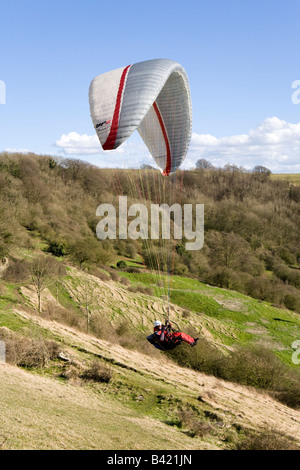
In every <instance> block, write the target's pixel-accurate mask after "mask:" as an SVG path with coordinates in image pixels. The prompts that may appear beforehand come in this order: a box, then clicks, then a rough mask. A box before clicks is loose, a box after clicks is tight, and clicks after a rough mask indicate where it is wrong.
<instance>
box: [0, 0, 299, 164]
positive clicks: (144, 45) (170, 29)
mask: <svg viewBox="0 0 300 470" xmlns="http://www.w3.org/2000/svg"><path fill="white" fill-rule="evenodd" d="M0 18H1V27H0V41H1V42H0V44H1V47H0V80H1V81H2V82H5V84H6V104H0V151H3V150H7V149H11V150H12V149H23V150H24V151H25V150H30V151H33V152H36V153H49V154H54V155H56V154H59V155H63V156H68V157H74V158H81V159H84V160H86V161H90V162H92V163H94V164H99V165H100V166H101V165H102V166H103V162H106V163H107V161H108V160H107V155H105V156H104V154H103V153H102V152H101V149H100V144H99V152H97V153H91V151H90V148H85V144H84V142H86V141H87V140H88V138H89V139H90V141H92V140H93V142H94V139H95V132H94V128H93V125H92V121H91V118H90V112H89V103H88V88H89V84H90V81H91V80H92V79H93V78H94V77H95V76H96V75H99V74H101V73H104V72H106V71H109V70H112V69H115V68H118V67H122V66H126V65H128V64H132V63H134V62H139V61H142V60H147V59H153V58H164V57H166V58H170V59H172V60H175V61H177V62H179V63H181V64H182V65H183V67H184V68H185V69H186V71H187V74H188V77H189V81H190V87H191V94H192V103H193V137H192V142H191V147H190V151H189V154H188V156H187V159H186V162H185V166H186V168H188V167H193V165H194V164H195V161H196V160H197V159H198V158H206V159H208V160H210V161H212V163H214V164H215V165H216V166H222V165H224V164H225V163H227V162H230V163H235V164H237V165H241V166H244V167H247V168H251V167H253V166H254V165H255V164H263V165H265V166H268V167H269V168H271V169H272V171H274V172H299V173H300V104H294V103H293V102H292V99H291V97H292V93H293V91H295V90H293V89H292V83H293V82H295V81H296V80H300V65H299V44H300V28H299V18H300V2H299V1H298V0H286V1H283V0H282V1H278V0H260V1H258V0H251V1H248V0H243V1H241V0H206V1H203V0H185V1H177V0H172V1H170V0H160V1H158V0H152V1H149V2H146V1H142V0H140V1H136V0H127V2H124V1H119V0H115V1H114V2H109V1H107V2H104V1H99V0H97V1H96V0H60V1H57V0H52V1H51V2H46V1H41V0H10V1H9V2H7V1H2V0H0ZM299 97H300V93H299ZM2 101H3V100H2ZM0 102H1V94H0ZM87 136H88V138H87ZM70 140H72V141H74V142H75V144H76V142H77V144H78V149H77V150H76V151H75V152H74V153H73V154H70V153H68V150H67V147H66V146H65V144H66V143H68V142H69V141H70ZM106 153H107V152H106ZM121 153H122V152H121ZM121 153H120V152H119V153H118V154H116V156H115V157H114V155H112V156H111V157H110V159H111V162H113V161H114V158H115V159H116V158H119V156H120V154H121ZM130 155H131V157H130ZM147 155H148V153H147V150H146V149H145V148H144V147H143V144H142V143H141V141H140V139H139V137H138V136H137V135H135V136H133V137H132V138H131V139H130V142H129V144H128V145H127V146H125V147H124V150H123V155H122V157H123V158H124V161H125V159H128V158H132V159H133V161H134V162H136V161H137V160H138V159H140V160H141V161H146V160H147V158H148V157H147ZM149 161H150V160H149Z"/></svg>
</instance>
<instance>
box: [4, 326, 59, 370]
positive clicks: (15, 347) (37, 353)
mask: <svg viewBox="0 0 300 470" xmlns="http://www.w3.org/2000/svg"><path fill="white" fill-rule="evenodd" d="M0 338H1V339H2V340H3V341H4V342H5V346H6V361H7V362H8V363H10V364H14V365H17V366H19V367H27V368H43V367H45V366H46V364H47V363H48V362H49V361H50V360H55V359H57V358H58V357H59V353H60V347H59V345H58V343H56V342H55V341H49V340H44V339H42V340H38V339H31V338H27V337H25V336H19V335H17V334H16V333H12V332H11V331H9V330H7V329H4V328H1V329H0Z"/></svg>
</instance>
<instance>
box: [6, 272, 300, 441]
mask: <svg viewBox="0 0 300 470" xmlns="http://www.w3.org/2000/svg"><path fill="white" fill-rule="evenodd" d="M124 276H125V274H124ZM126 277H128V278H130V281H131V284H132V285H138V284H142V285H144V286H151V285H152V284H153V283H154V281H155V279H154V277H153V275H147V274H130V273H126ZM86 283H90V284H91V285H92V286H93V288H94V289H93V290H94V293H95V296H96V299H97V302H96V304H95V306H94V310H93V314H94V315H104V316H105V317H106V318H109V319H110V320H111V322H112V323H113V324H114V325H118V324H120V322H122V321H124V319H127V321H130V322H132V325H133V327H134V328H136V329H137V330H139V331H143V332H144V333H145V335H146V334H148V332H149V331H151V323H152V320H153V319H154V318H155V317H156V316H157V315H159V316H163V315H164V313H165V311H164V303H163V302H162V301H161V299H159V298H158V297H155V296H153V297H151V296H147V295H144V294H139V293H133V292H130V291H128V289H127V288H126V287H125V286H123V285H122V284H118V283H114V282H112V281H110V282H104V281H100V280H99V279H98V278H94V277H93V276H90V275H86V274H83V273H82V272H79V271H77V270H76V269H71V270H70V271H69V272H68V276H67V278H66V279H65V281H64V285H63V287H62V288H61V290H60V292H59V301H60V302H61V304H63V305H65V306H68V307H74V306H75V307H76V306H77V310H78V314H80V309H79V308H78V306H79V305H80V303H81V301H82V295H83V290H82V285H87V284H86ZM158 293H159V292H157V294H158ZM53 294H54V293H53ZM45 296H46V297H47V298H48V301H49V302H52V303H53V302H55V300H54V298H53V297H52V296H51V293H50V292H48V293H45ZM34 297H35V296H34V294H33V292H32V291H31V292H30V290H24V291H23V294H22V295H20V293H19V292H18V289H17V286H14V285H12V284H6V285H5V290H4V292H2V296H1V299H0V302H1V304H0V307H1V310H0V325H1V326H6V327H8V328H10V329H12V330H14V331H18V332H22V333H23V334H26V335H28V334H29V335H35V336H44V337H47V338H49V339H55V340H56V341H58V342H60V344H61V345H62V347H63V348H64V349H66V350H67V351H68V352H69V353H70V354H71V355H72V356H74V357H76V360H78V361H81V362H82V361H86V360H90V359H92V358H93V357H95V356H96V357H101V358H104V360H105V361H107V362H109V363H110V364H111V366H112V368H113V370H114V380H113V383H112V384H109V385H97V386H95V385H94V386H91V385H84V384H82V383H80V384H79V383H76V382H74V383H70V382H68V383H65V382H63V381H62V379H59V371H60V367H61V365H59V364H57V365H52V366H51V367H50V368H49V369H46V370H44V371H43V373H39V374H37V373H35V374H32V373H29V372H25V371H23V370H20V369H17V368H14V367H11V366H4V367H3V366H1V368H0V375H1V378H0V393H1V397H2V402H1V405H0V406H1V414H2V420H1V424H0V446H1V445H2V444H3V445H2V448H78V449H79V448H99V449H118V448H119V449H121V448H122V449H143V448H144V449H163V448H166V449H178V448H180V449H190V448H194V449H198V448H210V447H213V448H228V446H229V447H230V442H231V441H234V440H237V439H238V438H239V434H240V433H241V432H243V431H240V430H243V429H247V428H254V429H257V428H259V427H260V426H261V425H264V426H267V427H276V428H278V429H281V431H282V432H283V433H288V434H290V435H291V436H296V438H297V439H299V440H300V435H299V436H298V434H299V429H300V426H299V424H300V413H299V412H295V411H294V410H291V409H289V408H287V407H285V406H283V405H281V404H279V403H277V402H275V401H274V400H272V399H271V398H269V397H267V396H265V395H264V394H260V393H258V392H256V391H254V390H252V389H247V388H245V387H240V386H237V385H234V384H230V383H225V382H222V381H220V380H217V379H215V378H213V377H207V376H205V375H203V374H200V373H196V372H193V371H191V370H187V369H181V368H180V367H178V366H175V365H172V364H170V363H169V362H167V361H166V360H165V359H164V356H163V354H160V353H159V352H157V354H154V355H153V356H151V357H148V356H145V355H144V354H142V353H139V352H137V351H129V350H127V349H124V348H122V347H121V346H119V345H115V344H112V343H108V342H106V341H103V340H98V339H96V338H94V337H91V336H89V335H85V334H84V333H80V332H78V331H77V330H73V329H72V328H70V327H67V326H63V325H60V324H59V323H56V322H53V321H49V320H46V319H43V318H41V317H37V316H36V314H35V311H34V309H33V308H32V306H33V305H34V303H35V298H34ZM171 298H172V301H173V302H174V304H173V307H172V318H173V319H174V320H176V321H179V322H180V325H181V326H182V327H184V328H187V327H188V326H189V325H192V326H193V327H194V328H196V329H198V330H199V331H201V333H202V334H203V335H205V336H209V338H210V339H211V341H213V342H215V343H218V344H224V345H229V346H234V345H235V344H240V343H247V342H261V341H263V342H264V343H266V344H267V345H268V346H269V347H270V348H271V349H272V350H273V351H275V352H276V353H277V354H279V355H280V356H281V357H282V358H283V359H284V360H285V361H286V362H289V363H290V362H291V353H292V350H291V342H292V341H293V340H294V339H297V338H299V337H300V331H299V330H300V322H299V319H298V316H297V315H295V314H294V313H293V312H290V311H287V310H283V309H278V308H276V307H272V306H271V305H269V304H267V303H264V302H258V301H256V300H253V299H251V298H249V297H246V296H243V295H241V294H238V293H236V292H232V291H227V290H224V289H218V288H212V287H209V286H207V285H204V284H201V283H199V282H198V281H195V280H192V279H188V278H184V277H179V276H176V277H174V278H173V279H172V297H171ZM175 302H176V304H177V305H176V304H175ZM181 307H183V308H189V309H190V312H191V313H190V315H189V316H188V317H184V316H183V315H182V314H183V310H182V308H181ZM75 310H76V308H75ZM81 314H82V313H81ZM155 353H156V351H155ZM162 371H163V373H162ZM20 383H22V387H20ZM199 395H201V401H199V400H198V397H199ZM139 397H142V399H139ZM181 408H184V409H185V408H187V409H194V410H197V413H198V415H200V416H202V419H203V420H204V422H207V421H208V422H209V423H210V425H211V426H212V429H213V432H211V433H210V434H209V435H207V436H204V437H203V438H202V439H199V438H192V437H190V436H189V434H188V433H187V430H186V429H180V428H178V427H177V426H175V424H176V423H177V424H178V412H179V410H180V409H181ZM120 423H121V426H120Z"/></svg>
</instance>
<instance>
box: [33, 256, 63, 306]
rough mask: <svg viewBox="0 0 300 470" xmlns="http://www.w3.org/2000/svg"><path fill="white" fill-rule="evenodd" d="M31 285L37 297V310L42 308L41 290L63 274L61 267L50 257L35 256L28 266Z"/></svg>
mask: <svg viewBox="0 0 300 470" xmlns="http://www.w3.org/2000/svg"><path fill="white" fill-rule="evenodd" d="M29 272H30V277H31V281H32V284H33V287H34V289H35V291H36V294H37V297H38V312H39V313H40V312H41V309H42V292H43V291H44V290H45V289H46V287H48V286H50V285H51V283H53V282H54V279H57V278H58V277H59V276H61V275H62V274H63V272H62V268H61V267H60V265H59V263H57V262H56V261H55V260H54V259H52V258H44V257H42V256H40V257H38V258H36V259H35V260H34V261H33V262H32V263H31V264H30V266H29Z"/></svg>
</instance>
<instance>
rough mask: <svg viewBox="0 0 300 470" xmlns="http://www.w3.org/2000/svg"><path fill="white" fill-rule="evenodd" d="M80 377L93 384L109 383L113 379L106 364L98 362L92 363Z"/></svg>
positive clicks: (110, 370) (111, 372)
mask: <svg viewBox="0 0 300 470" xmlns="http://www.w3.org/2000/svg"><path fill="white" fill-rule="evenodd" d="M81 377H82V378H83V379H85V380H91V381H93V382H103V383H109V382H110V381H111V380H112V378H113V371H112V369H111V368H110V367H109V366H108V365H107V364H105V363H103V362H100V361H93V362H92V364H91V365H90V366H89V368H88V369H86V370H85V372H84V373H83V374H82V375H81Z"/></svg>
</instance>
